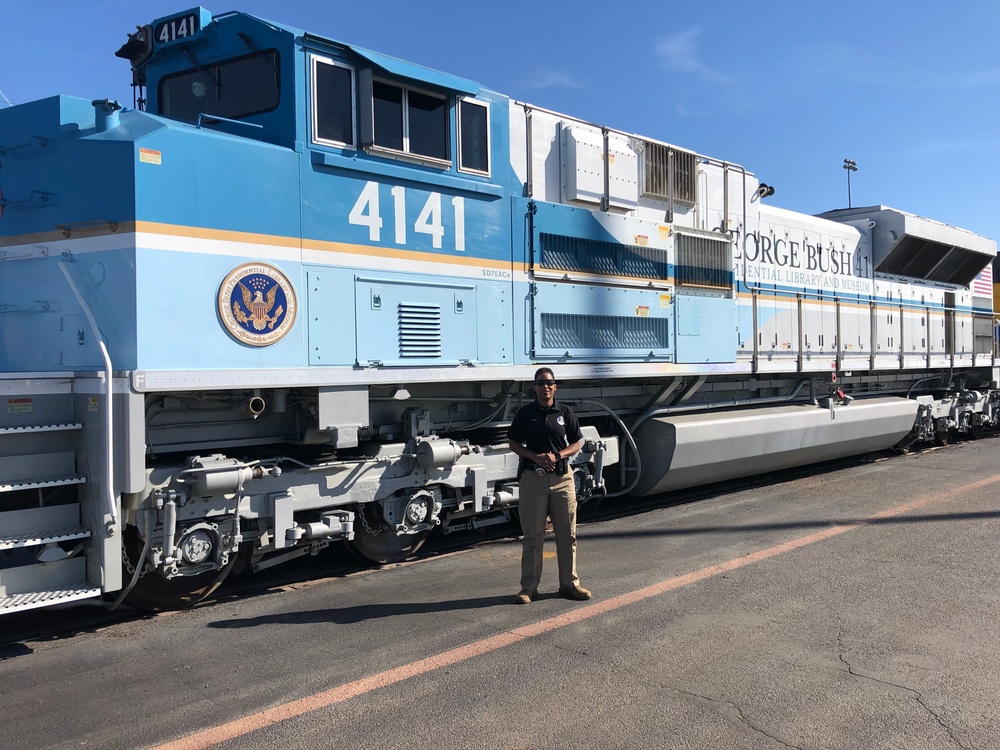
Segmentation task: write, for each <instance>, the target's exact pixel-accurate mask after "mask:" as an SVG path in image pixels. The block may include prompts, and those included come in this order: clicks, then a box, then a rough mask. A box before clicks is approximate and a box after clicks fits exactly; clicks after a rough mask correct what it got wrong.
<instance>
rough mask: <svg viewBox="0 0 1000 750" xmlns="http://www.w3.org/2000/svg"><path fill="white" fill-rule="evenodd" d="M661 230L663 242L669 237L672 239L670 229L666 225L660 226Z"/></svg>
mask: <svg viewBox="0 0 1000 750" xmlns="http://www.w3.org/2000/svg"><path fill="white" fill-rule="evenodd" d="M659 229H660V239H661V240H665V239H667V238H668V237H670V227H668V226H667V225H666V224H660V226H659Z"/></svg>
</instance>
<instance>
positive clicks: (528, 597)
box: [514, 590, 538, 604]
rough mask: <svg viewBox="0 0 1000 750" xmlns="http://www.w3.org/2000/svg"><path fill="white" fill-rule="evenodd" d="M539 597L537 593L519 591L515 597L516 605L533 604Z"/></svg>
mask: <svg viewBox="0 0 1000 750" xmlns="http://www.w3.org/2000/svg"><path fill="white" fill-rule="evenodd" d="M536 596H538V592H537V591H523V590H522V591H518V592H517V596H515V597H514V604H531V601H532V599H534V598H535V597H536Z"/></svg>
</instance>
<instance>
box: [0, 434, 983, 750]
mask: <svg viewBox="0 0 1000 750" xmlns="http://www.w3.org/2000/svg"><path fill="white" fill-rule="evenodd" d="M998 457H1000V438H987V439H984V440H980V441H975V442H963V443H960V444H957V445H953V446H949V447H947V448H944V449H939V450H930V451H924V452H921V453H916V454H911V455H904V456H898V457H894V458H891V459H886V460H877V461H871V462H866V463H862V464H859V465H853V466H850V467H847V468H839V469H836V470H829V471H823V472H819V473H811V474H808V475H805V474H801V475H793V476H785V477H784V478H783V479H782V481H779V482H777V483H773V484H761V485H757V486H752V487H748V488H744V489H738V490H733V489H732V488H730V489H728V490H726V491H724V492H721V493H717V494H709V496H707V497H705V498H703V499H700V500H698V501H697V502H688V503H683V504H669V503H668V502H666V501H665V502H663V503H661V504H660V505H659V507H653V508H651V509H648V508H647V509H646V510H643V511H642V512H634V511H633V510H631V509H629V510H626V511H623V512H622V513H621V514H620V515H617V516H616V515H614V514H613V511H614V510H615V507H616V506H615V505H614V500H607V501H606V503H607V505H605V506H603V507H602V510H607V511H609V512H612V514H611V517H608V518H604V519H602V520H592V521H588V522H586V523H583V524H581V526H580V528H579V571H580V576H581V581H582V583H583V585H585V586H587V587H588V588H590V589H592V590H593V591H594V598H593V600H591V601H590V602H583V603H578V602H570V601H566V600H564V599H561V598H559V597H558V596H557V595H556V588H557V577H556V567H555V564H556V563H555V549H554V544H553V542H552V540H551V539H549V540H548V541H547V543H546V560H545V574H544V577H543V583H542V587H541V591H542V596H541V598H540V599H539V600H538V601H536V602H533V603H532V604H530V605H527V606H516V605H514V604H512V603H511V602H512V600H513V595H514V594H515V593H516V592H517V589H518V586H517V583H518V575H519V564H518V560H519V554H520V548H519V542H518V541H517V540H516V539H506V540H499V541H492V542H488V543H484V544H481V545H478V546H474V547H471V548H469V549H466V550H463V551H459V552H454V553H449V554H444V555H439V556H435V557H431V558H428V559H423V560H417V561H414V562H409V563H405V564H402V565H398V566H393V567H390V568H386V569H381V570H374V571H367V572H359V573H354V574H351V575H348V576H337V577H335V578H322V577H320V578H318V579H316V580H313V581H310V582H308V583H301V584H298V585H295V586H283V587H275V588H273V589H272V590H270V591H265V592H258V593H256V594H253V595H249V596H244V597H241V598H239V599H235V600H225V601H221V602H218V603H215V604H212V605H210V606H202V607H198V608H195V609H192V610H187V611H183V612H177V613H170V614H166V615H159V616H152V617H144V618H139V619H129V620H126V621H124V622H115V623H111V624H105V625H101V626H99V627H96V628H89V629H84V630H76V631H72V632H69V633H67V634H65V635H63V636H59V637H46V638H39V639H35V640H25V641H20V642H16V643H13V644H9V645H7V646H4V647H2V648H0V685H2V686H3V690H2V694H0V716H2V717H3V718H2V720H0V721H2V727H3V732H2V733H0V748H4V749H6V748H31V749H32V750H36V749H39V748H80V747H93V748H102V749H103V748H140V747H171V748H180V747H188V748H200V747H219V748H255V749H258V748H259V749H263V748H282V750H297V749H299V748H302V749H305V748H310V749H312V748H317V747H322V748H351V750H363V749H366V748H373V749H374V748H378V749H380V750H381V749H384V748H407V749H412V748H425V747H433V748H442V749H445V750H451V749H453V748H454V749H457V748H483V747H489V748H581V749H586V750H590V749H593V750H598V749H600V750H605V749H607V748H623V749H624V748H630V749H632V748H678V749H686V748H711V749H712V750H716V749H725V748H738V749H740V750H744V749H745V750H752V749H755V748H762V749H763V748H803V749H805V748H810V749H816V750H819V749H820V748H823V749H825V748H831V749H832V748H845V749H851V750H858V749H864V750H868V749H869V748H907V749H908V750H921V749H924V748H928V749H930V748H942V749H943V748H970V749H971V748H976V749H980V750H985V749H987V748H1000V660H998V656H1000V594H998V588H997V580H998V573H1000V558H998V554H997V548H998V545H997V538H998V535H1000V462H998ZM622 507H624V506H622ZM52 616H53V617H60V618H72V617H73V612H72V611H71V610H64V611H61V612H58V613H53V614H52Z"/></svg>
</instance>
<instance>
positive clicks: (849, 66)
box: [794, 44, 1000, 90]
mask: <svg viewBox="0 0 1000 750" xmlns="http://www.w3.org/2000/svg"><path fill="white" fill-rule="evenodd" d="M794 71H795V72H796V73H797V74H798V76H799V77H800V78H802V79H814V78H824V79H830V78H834V79H839V80H842V81H845V82H847V83H851V84H857V85H862V86H880V87H883V88H890V89H919V90H923V89H973V88H986V87H990V86H1000V66H998V67H993V68H986V69H983V70H969V71H963V70H957V69H951V70H944V69H942V68H941V67H940V66H938V67H930V66H928V65H926V64H925V65H924V66H921V64H920V63H914V62H912V61H909V60H900V59H895V58H889V57H886V56H879V55H877V54H875V53H874V52H873V51H871V50H859V49H853V48H850V47H847V46H844V45H841V44H818V45H816V44H814V45H810V46H809V47H808V48H804V49H802V50H799V51H797V52H796V54H795V66H794Z"/></svg>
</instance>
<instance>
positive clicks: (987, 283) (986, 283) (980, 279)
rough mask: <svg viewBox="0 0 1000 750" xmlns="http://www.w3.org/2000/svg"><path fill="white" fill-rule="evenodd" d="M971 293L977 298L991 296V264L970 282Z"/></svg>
mask: <svg viewBox="0 0 1000 750" xmlns="http://www.w3.org/2000/svg"><path fill="white" fill-rule="evenodd" d="M972 293H973V294H975V295H976V296H977V297H992V296H993V264H992V263H990V264H989V265H988V266H986V268H984V269H983V271H982V273H980V274H979V275H978V276H977V277H976V278H974V279H973V280H972Z"/></svg>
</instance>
